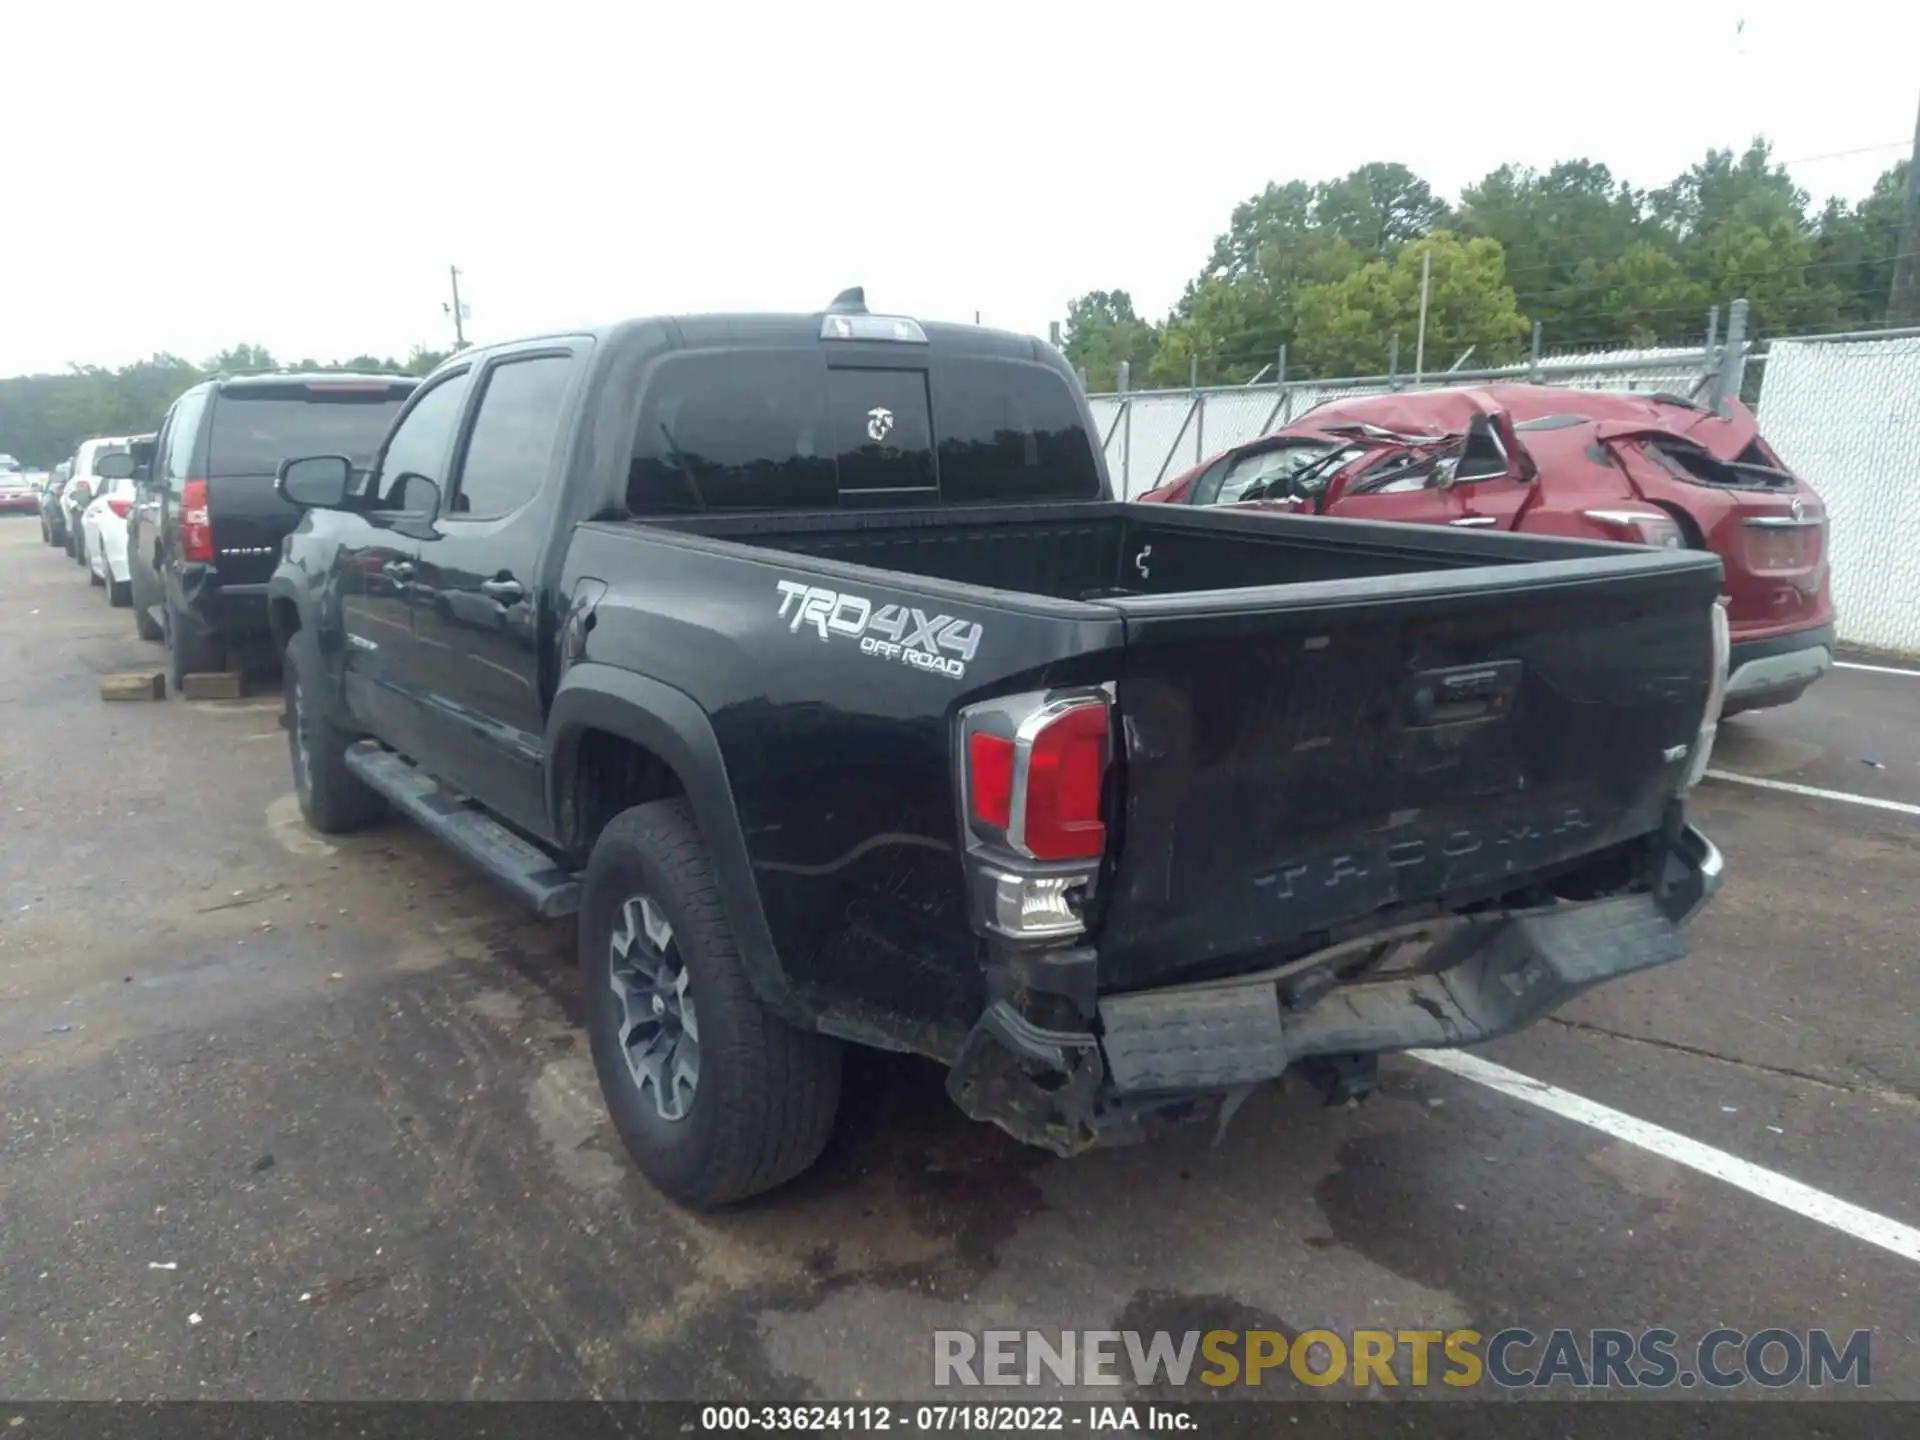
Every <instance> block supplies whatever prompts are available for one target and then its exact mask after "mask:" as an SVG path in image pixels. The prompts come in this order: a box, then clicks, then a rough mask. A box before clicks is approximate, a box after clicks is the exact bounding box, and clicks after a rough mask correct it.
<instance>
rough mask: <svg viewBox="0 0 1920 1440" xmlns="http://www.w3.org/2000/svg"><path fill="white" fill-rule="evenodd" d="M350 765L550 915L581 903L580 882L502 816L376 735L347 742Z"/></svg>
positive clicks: (411, 816) (408, 812)
mask: <svg viewBox="0 0 1920 1440" xmlns="http://www.w3.org/2000/svg"><path fill="white" fill-rule="evenodd" d="M347 768H348V769H349V770H351V771H353V773H354V774H356V775H358V776H359V777H360V778H361V779H362V780H364V781H366V782H367V784H368V785H370V786H372V787H373V789H375V790H377V791H378V792H379V793H380V794H381V795H383V796H385V797H386V798H387V800H388V801H389V802H391V803H392V804H393V806H394V807H395V808H396V809H398V810H400V811H401V812H402V813H403V814H405V815H406V816H407V818H408V819H410V820H413V821H414V822H415V823H417V824H419V825H420V826H422V827H423V828H424V829H426V830H429V831H431V832H432V833H433V834H435V835H437V836H438V837H439V838H440V839H441V840H442V841H444V842H445V843H446V844H448V845H450V846H452V847H453V848H454V849H455V850H458V851H459V852H460V853H461V854H462V855H464V856H466V857H467V859H469V860H471V861H472V862H473V863H474V864H476V865H478V866H479V867H480V868H481V869H482V870H485V871H486V872H487V873H488V874H490V875H492V876H493V877H494V878H495V879H496V880H498V881H499V882H500V883H501V884H503V885H505V886H506V887H507V888H508V889H509V890H511V891H513V893H514V894H516V895H518V896H519V897H520V898H521V899H522V900H524V901H526V902H527V904H529V905H530V906H532V907H533V909H534V911H535V912H536V913H537V914H540V915H543V916H546V917H547V918H549V919H552V918H555V917H558V916H561V915H571V914H573V913H574V911H576V910H578V909H579V908H580V882H579V881H578V880H577V879H575V878H574V877H573V876H572V875H570V874H569V873H567V872H566V871H565V870H562V869H561V868H560V867H559V866H558V865H556V864H554V862H553V857H552V856H550V855H548V854H547V853H546V852H545V851H543V850H541V849H539V848H538V847H536V846H533V845H530V844H528V843H527V842H526V841H525V840H522V839H521V838H520V837H519V836H518V835H516V834H514V833H513V832H512V831H511V830H509V829H507V827H506V826H504V825H502V824H501V823H500V822H499V821H497V820H494V819H492V818H491V817H490V816H488V815H487V814H486V813H485V812H484V811H482V810H480V809H479V808H477V807H476V806H474V805H472V804H470V803H469V802H467V801H465V800H462V799H461V798H460V797H459V796H457V795H455V794H453V793H452V792H450V791H448V790H446V789H443V788H442V787H441V785H440V783H439V782H438V781H437V780H435V779H433V778H432V777H431V776H429V775H425V774H422V773H421V772H420V771H419V770H416V769H415V768H414V767H413V766H412V765H409V764H408V763H407V762H406V761H405V760H403V759H401V758H400V757H399V756H398V755H396V754H394V753H393V751H391V750H388V749H386V748H385V747H383V746H381V745H379V744H377V743H375V742H374V741H372V740H362V741H361V742H360V743H359V744H357V745H350V746H348V747H347Z"/></svg>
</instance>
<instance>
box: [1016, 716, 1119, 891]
mask: <svg viewBox="0 0 1920 1440" xmlns="http://www.w3.org/2000/svg"><path fill="white" fill-rule="evenodd" d="M1106 771H1107V707H1106V705H1105V703H1104V702H1102V701H1098V700H1092V701H1088V702H1086V703H1085V704H1080V705H1075V706H1073V707H1072V708H1071V709H1068V710H1064V711H1062V712H1061V713H1060V714H1059V715H1057V716H1055V717H1054V718H1053V719H1052V720H1050V721H1048V722H1047V724H1046V725H1045V727H1044V728H1042V729H1041V731H1040V732H1039V734H1037V735H1035V736H1034V737H1033V749H1032V751H1031V753H1030V754H1029V755H1028V757H1027V786H1026V797H1025V798H1026V806H1025V811H1024V814H1023V816H1022V818H1023V820H1024V821H1025V824H1024V826H1023V827H1022V828H1023V832H1024V833H1023V834H1022V836H1021V838H1022V839H1023V840H1024V841H1025V842H1026V847H1027V850H1028V851H1029V852H1030V853H1031V854H1032V855H1033V857H1034V858H1035V859H1036V860H1095V859H1098V858H1099V857H1100V855H1101V853H1102V852H1103V851H1104V850H1105V849H1106V846H1107V827H1106V826H1105V824H1103V823H1102V822H1101V819H1100V782H1101V779H1102V777H1104V776H1105V774H1106Z"/></svg>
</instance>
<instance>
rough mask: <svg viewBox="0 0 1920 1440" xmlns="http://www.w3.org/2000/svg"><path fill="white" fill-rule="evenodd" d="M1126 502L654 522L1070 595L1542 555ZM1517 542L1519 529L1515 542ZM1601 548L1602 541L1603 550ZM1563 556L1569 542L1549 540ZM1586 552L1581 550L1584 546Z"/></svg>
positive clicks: (1293, 581) (1421, 534) (905, 570)
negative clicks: (1565, 545) (1564, 543)
mask: <svg viewBox="0 0 1920 1440" xmlns="http://www.w3.org/2000/svg"><path fill="white" fill-rule="evenodd" d="M1248 518H1249V517H1248V515H1247V512H1240V513H1238V514H1229V513H1226V512H1217V511H1213V510H1194V511H1191V512H1183V511H1170V510H1169V509H1168V508H1167V507H1165V506H1155V505H1131V504H1124V503H1089V504H1084V505H1048V506H1046V507H1044V508H1040V507H1035V509H1034V510H1032V511H1029V512H1024V513H1023V512H1022V511H1021V510H1020V509H1019V508H1017V507H1015V508H1004V509H995V510H980V511H968V510H956V509H944V510H939V511H927V510H896V511H878V512H865V513H860V514H840V513H837V512H826V513H824V514H816V515H791V514H789V515H779V516H763V515H728V516H699V517H694V518H687V519H675V520H667V521H655V522H650V524H651V525H653V526H655V527H657V528H660V529H666V530H675V531H681V532H685V533H691V534H695V535H703V536H708V537H711V538H713V539H716V540H728V541H733V542H736V543H739V544H744V545H753V546H760V547H765V548H768V549H776V550H785V551H788V552H791V553H793V554H798V555H811V556H815V557H817V558H820V559H823V560H835V561H840V562H842V563H845V564H852V565H864V566H868V567H871V568H873V569H876V570H887V571H893V572H895V573H900V574H908V575H918V576H923V577H925V578H927V579H933V580H946V581H951V582H954V583H956V584H962V585H979V586H983V587H985V588H987V589H992V590H1004V591H1012V592H1016V593H1020V594H1027V595H1044V596H1048V597H1050V598H1053V599H1056V600H1084V599H1111V598H1119V597H1124V596H1145V595H1172V594H1182V593H1187V592H1191V591H1198V590H1224V589H1240V588H1246V587H1251V586H1268V585H1301V584H1311V583H1314V582H1319V581H1327V580H1351V579H1362V578H1368V577H1374V576H1381V575H1405V574H1414V573H1419V572H1422V571H1431V570H1454V569H1459V568H1462V567H1465V566H1472V565H1488V564H1511V563H1515V562H1516V561H1520V560H1524V559H1528V558H1537V557H1535V556H1533V555H1530V553H1529V549H1528V546H1527V542H1525V541H1521V542H1520V543H1519V547H1518V548H1516V547H1515V546H1514V545H1510V544H1498V543H1497V544H1495V545H1493V546H1489V545H1487V544H1486V543H1485V538H1484V537H1482V536H1478V535H1471V534H1467V533H1465V532H1449V531H1438V532H1435V531H1433V530H1431V529H1416V528H1415V527H1412V526H1384V525H1360V526H1351V527H1349V526H1345V525H1339V526H1335V527H1333V528H1331V529H1330V528H1329V526H1328V524H1327V522H1325V521H1321V520H1300V519H1297V518H1295V517H1290V516H1265V515H1261V516H1256V517H1252V518H1253V519H1254V520H1255V521H1256V522H1257V523H1255V524H1251V525H1250V524H1248ZM1502 538H1503V539H1511V538H1512V537H1502ZM1590 548H1591V547H1590ZM1546 550H1547V551H1549V552H1550V553H1552V554H1553V555H1555V556H1560V557H1563V558H1564V556H1565V554H1566V553H1568V552H1567V551H1566V549H1565V547H1564V546H1562V545H1560V544H1557V543H1555V542H1546ZM1573 553H1578V552H1577V551H1576V552H1573Z"/></svg>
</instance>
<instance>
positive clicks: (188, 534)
mask: <svg viewBox="0 0 1920 1440" xmlns="http://www.w3.org/2000/svg"><path fill="white" fill-rule="evenodd" d="M180 558H181V559H183V560H198V561H202V562H207V561H211V560H212V559H213V521H212V520H211V519H209V518H208V516H207V482H206V481H204V480H189V481H187V483H186V486H185V488H183V489H182V490H181V492H180Z"/></svg>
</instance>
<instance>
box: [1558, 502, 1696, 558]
mask: <svg viewBox="0 0 1920 1440" xmlns="http://www.w3.org/2000/svg"><path fill="white" fill-rule="evenodd" d="M1580 513H1581V514H1582V515H1584V516H1586V518H1587V519H1589V520H1591V521H1593V522H1594V523H1595V524H1596V525H1601V526H1604V527H1605V528H1606V529H1607V530H1608V531H1610V532H1611V536H1610V538H1612V539H1615V540H1621V541H1624V542H1626V543H1627V544H1629V545H1656V546H1658V547H1660V548H1661V549H1663V550H1684V549H1686V546H1687V541H1686V537H1685V536H1684V535H1682V534H1681V533H1680V527H1679V525H1678V524H1676V523H1675V522H1674V519H1673V517H1672V516H1671V515H1665V514H1662V513H1661V512H1659V511H1657V510H1583V511H1581V512H1580Z"/></svg>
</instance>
